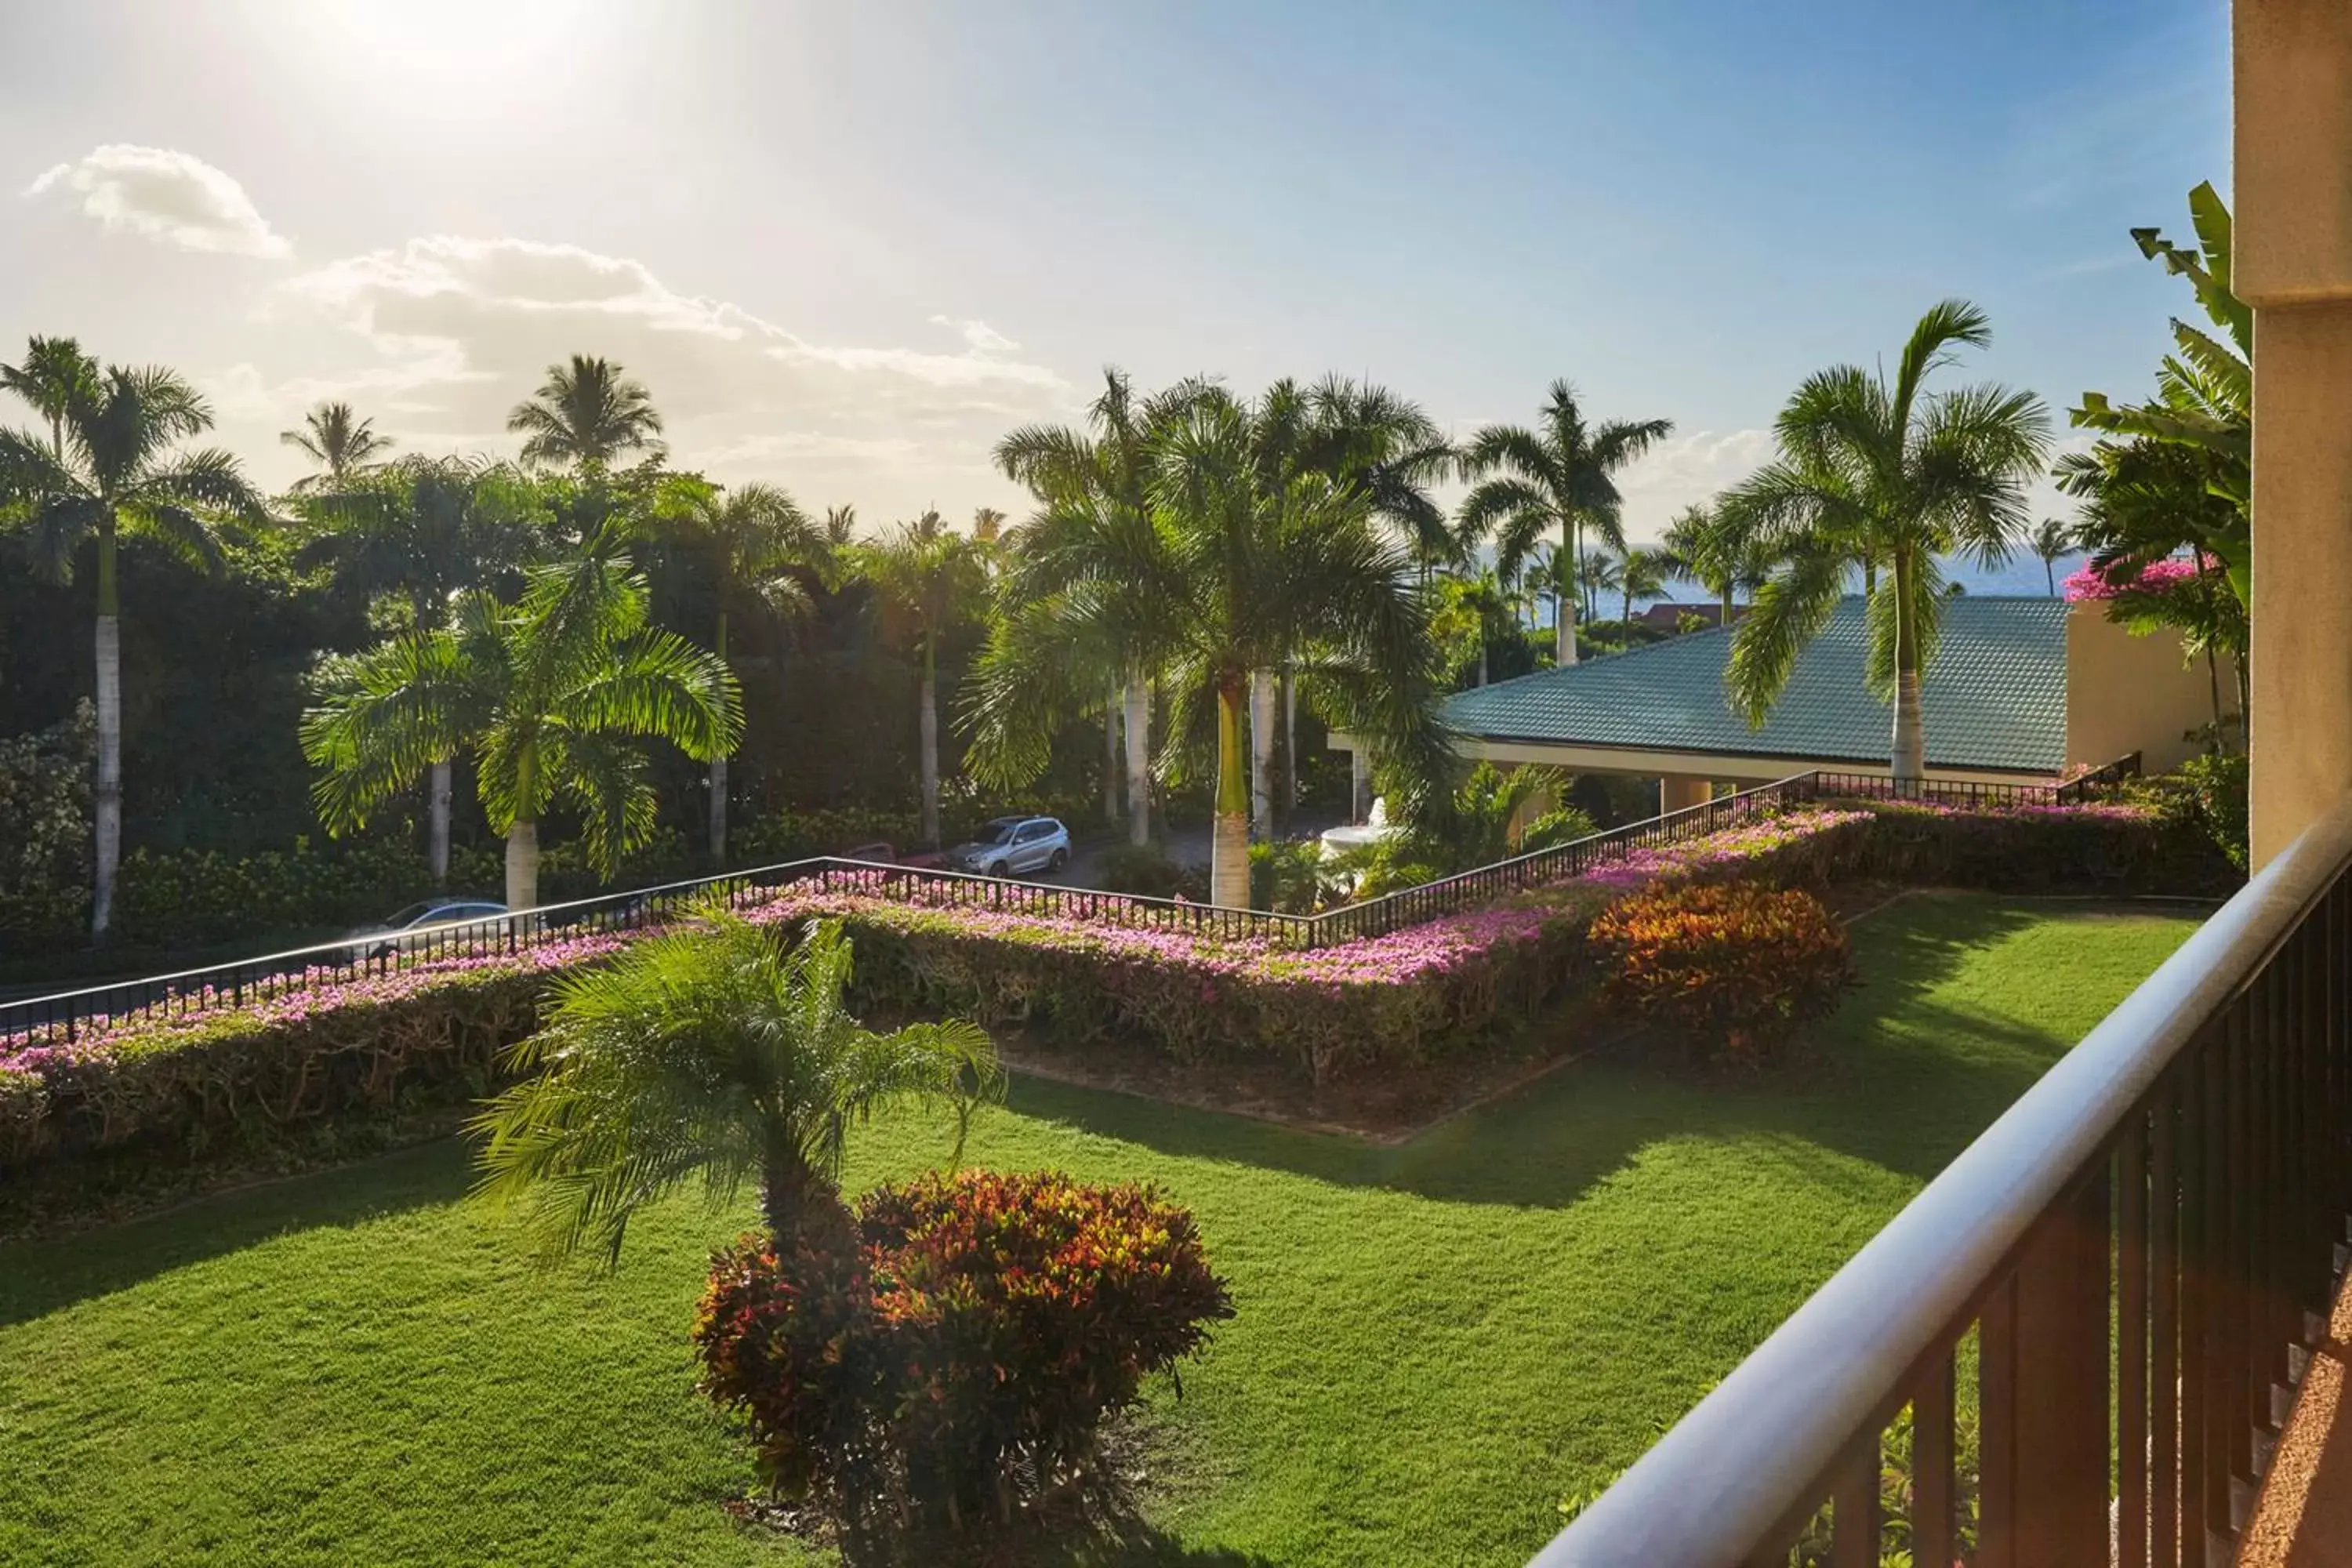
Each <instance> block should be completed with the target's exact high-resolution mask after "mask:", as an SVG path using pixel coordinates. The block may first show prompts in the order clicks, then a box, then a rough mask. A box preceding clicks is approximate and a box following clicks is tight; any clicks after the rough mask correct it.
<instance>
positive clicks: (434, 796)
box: [425, 757, 450, 888]
mask: <svg viewBox="0 0 2352 1568" xmlns="http://www.w3.org/2000/svg"><path fill="white" fill-rule="evenodd" d="M449 794H450V790H449V759H448V758H446V757H443V758H441V759H440V760H439V761H437V762H436V763H434V764H433V765H432V767H431V768H429V769H427V770H426V772H425V818H426V824H427V826H426V828H425V834H426V837H425V864H426V865H427V866H429V867H430V868H432V871H433V885H434V886H435V887H436V888H446V887H447V886H448V885H449Z"/></svg>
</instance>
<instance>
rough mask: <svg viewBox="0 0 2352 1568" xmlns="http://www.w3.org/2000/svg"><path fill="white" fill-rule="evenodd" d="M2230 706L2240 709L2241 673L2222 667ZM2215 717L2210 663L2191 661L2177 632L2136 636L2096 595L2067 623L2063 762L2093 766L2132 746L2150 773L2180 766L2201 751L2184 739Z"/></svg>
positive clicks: (2223, 688)
mask: <svg viewBox="0 0 2352 1568" xmlns="http://www.w3.org/2000/svg"><path fill="white" fill-rule="evenodd" d="M2220 668H2221V703H2222V709H2223V710H2224V711H2225V712H2229V713H2233V714H2234V713H2235V712H2237V710H2238V682H2237V676H2236V673H2235V672H2234V671H2233V670H2232V669H2231V667H2230V665H2229V663H2228V662H2227V661H2226V660H2225V661H2223V662H2222V664H2221V667H2220ZM2212 720H2213V689H2212V684H2211V680H2210V677H2209V676H2208V674H2207V671H2206V668H2205V661H2204V660H2203V659H2202V658H2200V659H2198V660H2197V661H2196V662H2195V663H2194V664H2190V663H2188V662H2186V661H2185V660H2184V659H2183V658H2182V656H2181V649H2180V637H2179V633H2177V632H2171V631H2158V632H2156V633H2153V634H2151V635H2150V636H2147V637H2134V636H2132V635H2131V633H2130V632H2128V631H2126V629H2125V628H2124V627H2122V626H2117V625H2116V623H2115V622H2113V621H2111V620H2109V619H2107V613H2106V607H2105V605H2101V604H2099V603H2098V602H2096V601H2095V600H2085V601H2084V602H2083V603H2081V604H2079V605H2075V606H2074V613H2073V614H2072V615H2070V616H2068V617H2067V621H2066V765H2067V771H2068V772H2070V773H2071V772H2074V771H2075V770H2077V769H2081V768H2086V767H2088V768H2095V767H2101V766H2104V765H2105V764H2106V763H2111V762H2114V761H2115V760H2116V758H2117V757H2121V756H2126V755H2127V754H2129V753H2130V752H2140V753H2141V755H2142V757H2143V760H2144V763H2145V765H2146V767H2147V771H2148V772H2149V773H2162V772H2164V771H2165V770H2166V769H2168V768H2171V767H2175V766H2178V765H2179V763H2181V762H2183V761H2185V760H2186V759H2187V758H2189V757H2190V756H2193V755H2195V754H2196V752H2198V751H2199V750H2200V747H2199V746H2198V744H2197V742H2194V741H2190V740H2188V739H2186V738H2185V737H2186V736H2187V735H2188V733H2189V731H2193V730H2195V729H2197V728H2198V727H2199V726H2200V725H2203V724H2210V723H2211V722H2212Z"/></svg>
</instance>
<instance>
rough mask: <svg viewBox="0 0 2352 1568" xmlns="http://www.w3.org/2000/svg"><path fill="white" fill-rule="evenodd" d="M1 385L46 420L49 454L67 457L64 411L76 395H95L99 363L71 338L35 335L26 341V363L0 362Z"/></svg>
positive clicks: (72, 402)
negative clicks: (47, 423)
mask: <svg viewBox="0 0 2352 1568" xmlns="http://www.w3.org/2000/svg"><path fill="white" fill-rule="evenodd" d="M0 387H5V388H6V389H7V390H8V391H10V392H13V393H15V394H16V395H17V396H19V397H21V398H23V399H24V400H25V401H26V403H28V404H30V405H32V406H33V411H34V412H35V413H37V414H38V415H39V416H41V417H42V418H44V419H46V420H47V421H48V422H49V454H50V456H52V457H54V458H57V460H58V461H59V462H60V463H62V462H64V461H65V458H66V413H67V411H68V409H70V408H71V407H72V406H73V405H74V401H75V399H77V398H79V397H88V396H95V395H97V391H98V362H97V361H96V360H94V359H92V358H90V357H89V355H88V354H86V353H82V352H81V344H80V343H79V342H75V341H74V340H73V339H71V338H44V337H34V338H30V339H28V340H26V344H25V363H22V364H0Z"/></svg>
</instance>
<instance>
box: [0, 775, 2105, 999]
mask: <svg viewBox="0 0 2352 1568" xmlns="http://www.w3.org/2000/svg"><path fill="white" fill-rule="evenodd" d="M2126 767H2128V769H2129V771H2130V772H2131V773H2137V770H2138V758H2137V756H2134V757H2130V758H2126V759H2125V761H2124V762H2122V763H2113V764H2110V766H2109V767H2108V768H2105V769H2101V770H2100V771H2099V773H2097V774H2087V775H2085V776H2084V780H2077V781H2074V782H2072V783H2069V784H2062V785H2046V784H2045V785H1977V784H1949V783H1945V782H1940V781H1929V782H1927V784H1924V785H1918V786H1908V787H1906V790H1905V791H1904V792H1903V793H1904V795H1905V797H1906V798H1926V799H1933V800H1939V801H1948V802H1951V803H1954V804H1974V805H2001V804H2010V805H2016V804H2026V803H2040V804H2050V803H2053V802H2056V801H2060V800H2062V799H2065V798H2068V797H2067V795H2066V792H2067V791H2070V790H2072V791H2078V792H2080V791H2081V790H2083V789H2084V788H2085V787H2093V788H2095V787H2097V785H2096V784H2087V785H2086V781H2089V780H2094V779H2096V780H2099V781H2100V782H2101V783H2113V782H2114V781H2115V780H2116V779H2118V778H2121V777H2123V776H2125V774H2124V773H2122V772H2120V771H2118V770H2123V769H2126ZM1995 790H1998V791H2000V792H2004V793H2001V794H1999V795H1995V794H1990V793H1987V792H1989V791H1995ZM1893 793H1894V792H1893V790H1892V788H1891V786H1890V785H1889V784H1888V781H1887V780H1886V779H1885V778H1884V777H1875V778H1874V777H1872V776H1871V775H1867V774H1862V773H1800V774H1797V775H1795V776H1794V777H1791V778H1786V779H1782V780H1780V781H1779V782H1777V783H1774V784H1765V785H1762V786H1760V787H1759V788H1756V789H1751V790H1746V791H1742V792H1741V793H1739V794H1737V795H1724V796H1719V797H1717V798H1716V799H1713V800H1709V801H1706V802H1703V803H1701V804H1699V805H1691V806H1685V807H1683V808H1681V809H1680V810H1676V811H1671V812H1666V813H1664V814H1663V815H1661V816H1653V817H1648V818H1645V819H1643V820H1642V821H1640V822H1631V823H1625V824H1622V825H1621V826H1616V827H1612V828H1609V829H1607V830H1605V831H1603V832H1600V833H1595V834H1592V835H1591V836H1589V837H1583V838H1579V839H1576V840H1573V841H1572V842H1570V843H1567V844H1562V845H1558V846H1555V847H1551V848H1549V849H1539V850H1535V851H1533V852H1531V853H1528V854H1525V855H1517V856H1513V857H1512V858H1509V859H1507V860H1500V861H1497V862H1496V863H1495V864H1493V865H1489V866H1481V867H1478V868H1475V869H1473V870H1469V871H1464V872H1461V873H1459V874H1457V875H1454V876H1451V877H1441V878H1439V879H1436V880H1435V881H1432V882H1424V883H1422V884H1421V885H1419V886H1417V887H1412V888H1404V889H1399V890H1398V891H1396V892H1393V893H1389V894H1386V895H1384V896H1381V897H1380V898H1374V899H1367V900H1363V901H1362V902H1360V903H1353V904H1346V905H1342V906H1341V907H1339V908H1338V909H1334V910H1325V911H1324V912H1322V913H1321V914H1315V915H1294V914H1280V913H1276V912H1273V911H1270V910H1242V909H1231V908H1227V907H1225V906H1223V905H1215V904H1196V903H1188V902H1185V901H1183V900H1175V899H1154V898H1147V897H1144V896H1141V895H1139V894H1132V893H1107V892H1097V891H1094V890H1091V889H1081V888H1066V887H1061V886H1058V885H1055V884H1054V883H1050V882H1018V881H1010V880H1006V879H1002V878H994V877H980V876H970V875H965V874H962V873H960V872H953V871H934V870H928V869H922V868H915V867H908V866H897V865H887V864H879V863H876V862H871V861H862V860H849V859H844V858H837V857H821V858H814V859H807V860H795V861H791V862H788V863H785V864H782V865H776V866H765V867H761V868H756V869H751V870H744V871H730V872H727V873H725V874H723V875H720V876H715V877H698V878H693V879H688V880H685V881H678V882H669V883H665V884H663V885H661V886H659V887H653V888H641V889H634V890H632V891H629V892H624V893H607V894H604V895H601V896H599V897H596V898H591V899H581V900H575V901H573V902H571V903H563V904H550V905H545V906H542V907H541V908H539V909H535V910H524V911H521V912H519V913H515V914H509V915H499V916H492V917H489V918H487V919H483V920H477V921H464V922H461V923H455V924H450V925H444V926H436V927H432V928H430V929H428V930H425V931H417V932H413V933H404V934H387V935H382V936H371V937H363V938H353V939H348V940H345V941H341V942H325V943H321V944H320V945H317V946H314V947H307V948H297V949H294V950H292V951H290V952H276V953H268V954H265V955H263V956H260V957H257V958H249V959H241V960H238V961H236V962H234V963H222V964H214V965H211V966H209V967H206V968H203V969H191V970H184V971H182V972H180V973H173V974H159V975H151V976H147V977H144V978H141V979H137V980H123V981H114V982H110V983H108V984H100V985H92V986H86V987H84V988H82V989H79V990H75V991H67V992H60V993H58V994H54V995H47V996H37V997H34V998H31V999H28V1000H25V1001H19V1002H6V1003H0V1039H6V1038H12V1037H13V1038H16V1039H18V1040H19V1042H20V1043H21V1041H22V1039H23V1037H31V1038H32V1039H33V1040H34V1041H36V1042H50V1041H60V1040H62V1041H71V1040H73V1039H74V1038H76V1037H78V1036H79V1033H80V1031H81V1030H82V1029H83V1028H85V1027H87V1026H89V1024H90V1023H91V1022H92V1021H93V1020H102V1019H110V1018H121V1017H125V1016H140V1017H150V1018H152V1017H157V1016H166V1015H170V1016H183V1015H189V1014H197V1013H204V1012H208V1011H212V1010H214V1009H216V1008H222V1007H235V1006H242V1005H245V1004H247V1003H248V1002H252V1001H257V1000H261V999H264V998H267V997H269V996H272V995H278V994H286V993H288V992H291V991H297V990H299V989H302V988H303V987H305V986H309V985H311V984H318V983H320V982H321V981H337V980H356V979H360V978H362V977H364V976H367V975H370V974H388V973H393V972H394V971H396V970H399V969H402V968H405V967H410V966H413V965H416V964H423V963H436V962H442V961H446V960H452V959H464V958H474V957H488V956H493V955H497V954H500V953H509V954H510V953H517V952H521V951H523V950H524V949H526V948H531V947H537V946H540V945H541V944H543V943H546V942H558V941H563V940H566V939H568V938H572V937H576V936H582V935H588V934H593V933H597V932H605V931H636V930H642V929H645V928H646V927H648V926H653V925H658V924H660V923H662V922H663V921H668V920H670V919H672V918H674V917H675V916H677V914H678V913H680V912H682V911H683V910H687V909H688V908H690V907H692V906H693V905H695V904H697V903H698V902H701V901H703V900H710V899H720V900H725V901H726V902H728V903H729V904H730V905H739V906H740V904H742V903H744V902H746V901H747V900H755V899H758V898H760V897H761V896H762V895H765V894H770V893H773V892H775V891H778V890H780V889H784V888H788V887H794V886H813V887H814V889H815V890H817V891H820V892H836V893H863V894H866V895H869V896H873V897H877V898H883V899H887V900H892V901H894V902H899V903H908V904H920V905H926V906H933V907H941V908H964V909H986V910H1001V911H1003V912H1005V913H1010V914H1022V915H1032V916H1040V917H1045V918H1048V919H1075V920H1082V921H1087V922H1089V923H1094V924H1102V925H1116V926H1120V927H1125V928H1128V929H1139V930H1153V931H1174V932H1181V933H1183V934H1186V935H1191V936H1199V937H1207V938H1213V939H1216V940H1219V941H1228V942H1231V941H1255V942H1265V943H1267V944H1269V945H1273V946H1280V947H1293V948H1314V947H1328V946H1331V945H1333V944H1335V943H1339V942H1355V941H1360V940H1361V939H1363V938H1366V937H1374V936H1382V935H1386V934H1387V933H1389V932H1391V931H1401V930H1402V929H1404V928H1405V927H1408V926H1412V925H1419V924H1421V923H1423V922H1424V921H1432V920H1435V919H1438V918H1440V917H1441V916H1444V915H1448V914H1454V913H1457V912H1459V911H1461V910H1468V909H1475V908H1477V907H1479V906H1481V905H1483V904H1486V903H1488V902H1491V901H1492V900H1495V899H1496V898H1498V897H1501V896H1503V895H1505V894H1508V893H1513V892H1517V891H1520V890H1522V889H1528V888H1533V887H1538V886H1543V885H1548V884H1549V883H1554V882H1560V881H1566V880H1570V879H1573V878H1576V877H1580V876H1583V875H1585V874H1586V873H1588V872H1590V871H1591V870H1593V869H1594V868H1597V867H1600V866H1601V865H1603V864H1606V863H1609V862H1611V861H1618V860H1623V859H1625V858H1627V857H1629V856H1632V855H1633V854H1636V853H1638V852H1640V851H1642V850H1643V849H1647V848H1652V847H1656V846H1658V845H1661V844H1664V843H1668V842H1671V841H1673V840H1675V839H1678V838H1686V837H1696V836H1698V835H1701V834H1707V833H1715V832H1719V831H1721V830H1723V829H1725V828H1728V827H1733V826H1738V825H1739V824H1741V823H1744V822H1750V821H1755V820H1758V819H1759V818H1762V817H1767V816H1774V815H1777V814H1778V813H1780V812H1781V811H1783V810H1786V809H1788V808H1789V807H1790V806H1792V805H1801V804H1806V803H1809V802H1814V801H1820V800H1826V799H1834V798H1845V797H1861V796H1880V797H1883V796H1886V795H1891V794H1893ZM2072 798H2074V799H2080V798H2082V795H2081V794H2080V793H2078V794H2076V795H2074V796H2073V797H2072Z"/></svg>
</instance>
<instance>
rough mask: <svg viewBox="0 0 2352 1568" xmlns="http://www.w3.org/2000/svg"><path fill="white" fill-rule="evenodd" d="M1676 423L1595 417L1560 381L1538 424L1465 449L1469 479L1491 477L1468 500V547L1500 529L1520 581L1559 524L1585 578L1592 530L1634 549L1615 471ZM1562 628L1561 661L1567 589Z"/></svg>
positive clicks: (1564, 659) (1570, 617) (1569, 629)
mask: <svg viewBox="0 0 2352 1568" xmlns="http://www.w3.org/2000/svg"><path fill="white" fill-rule="evenodd" d="M1674 428H1675V425H1674V421H1673V420H1671V419H1612V420H1610V421H1608V422H1607V423H1605V424H1601V425H1598V426H1594V425H1591V424H1588V423H1587V421H1586V419H1585V416H1584V410H1583V408H1582V407H1581V406H1580V405H1579V404H1578V403H1577V400H1576V388H1575V387H1574V386H1573V385H1572V384H1570V383H1568V382H1566V381H1555V382H1553V383H1552V384H1551V395H1550V396H1549V399H1548V400H1547V401H1546V402H1545V404H1544V407H1543V413H1542V415H1541V416H1540V418H1539V420H1538V424H1537V426H1536V428H1534V429H1532V430H1529V429H1526V428H1523V427H1521V426H1514V425H1493V426H1487V427H1486V429H1484V430H1481V431H1479V432H1478V434H1477V435H1475V436H1474V437H1471V440H1470V444H1469V445H1468V446H1467V447H1465V448H1464V449H1463V454H1462V461H1461V467H1462V472H1463V477H1464V478H1465V479H1478V480H1481V481H1482V482H1481V483H1479V484H1478V485H1477V487H1476V488H1475V489H1473V490H1472V491H1471V492H1470V494H1469V496H1468V497H1467V498H1466V499H1465V500H1464V501H1463V503H1462V517H1461V522H1460V525H1459V527H1460V531H1461V535H1462V540H1463V544H1464V547H1465V549H1467V548H1470V547H1473V546H1475V545H1476V544H1477V543H1478V542H1481V541H1484V540H1485V539H1486V538H1487V537H1488V536H1490V535H1491V536H1492V537H1493V538H1494V541H1495V563H1496V569H1497V570H1498V571H1500V572H1501V573H1502V574H1503V577H1504V580H1505V581H1507V582H1516V581H1517V579H1518V575H1519V571H1520V568H1521V567H1522V566H1523V565H1524V564H1525V563H1526V562H1527V560H1528V554H1529V552H1532V551H1533V550H1534V549H1535V547H1536V544H1537V542H1538V541H1539V540H1541V539H1542V538H1543V536H1544V535H1545V534H1547V533H1549V532H1552V531H1555V530H1557V531H1558V533H1559V543H1560V548H1561V549H1563V550H1565V551H1566V552H1568V559H1569V561H1570V562H1571V563H1576V568H1575V573H1574V575H1577V576H1580V575H1581V563H1582V561H1583V558H1584V531H1585V529H1586V528H1588V527H1590V528H1591V529H1592V530H1593V531H1595V532H1597V533H1599V534H1600V535H1601V539H1602V541H1603V542H1606V543H1608V544H1609V545H1610V546H1612V548H1614V549H1618V550H1622V549H1623V548H1624V547H1625V532H1624V526H1623V524H1622V521H1620V520H1619V515H1618V507H1619V497H1618V494H1617V486H1616V483H1615V482H1614V480H1613V479H1612V478H1611V476H1612V475H1613V474H1615V473H1616V472H1617V470H1618V469H1620V468H1623V467H1624V466H1625V465H1626V464H1628V463H1630V462H1633V460H1634V459H1636V458H1640V457H1641V456H1642V455H1643V454H1644V453H1646V452H1647V451H1649V449H1650V448H1651V447H1654V446H1655V445H1657V443H1659V442H1660V441H1663V440H1664V439H1665V438H1666V437H1668V436H1670V435H1672V434H1673V433H1674ZM1490 475H1491V476H1493V477H1491V478H1489V477H1488V476H1490ZM1570 580H1571V581H1573V577H1572V576H1571V578H1570ZM1558 635H1559V651H1558V653H1557V655H1556V658H1557V659H1558V661H1559V663H1561V664H1574V663H1575V662H1576V615H1575V612H1574V610H1573V608H1572V607H1571V605H1570V597H1569V596H1568V595H1562V597H1561V601H1560V613H1559V634H1558Z"/></svg>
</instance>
